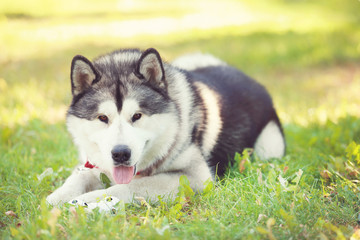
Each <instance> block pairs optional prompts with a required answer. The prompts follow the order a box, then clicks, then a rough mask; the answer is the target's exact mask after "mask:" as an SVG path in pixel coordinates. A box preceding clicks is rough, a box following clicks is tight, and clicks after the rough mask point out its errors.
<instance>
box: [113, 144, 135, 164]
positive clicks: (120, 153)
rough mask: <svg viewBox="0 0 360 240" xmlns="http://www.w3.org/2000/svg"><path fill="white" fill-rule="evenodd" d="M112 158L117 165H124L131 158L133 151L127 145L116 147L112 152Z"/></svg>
mask: <svg viewBox="0 0 360 240" xmlns="http://www.w3.org/2000/svg"><path fill="white" fill-rule="evenodd" d="M111 155H112V158H113V160H114V162H115V164H123V163H125V162H126V161H128V160H129V159H130V157H131V150H130V148H128V146H126V145H116V146H115V147H114V148H113V149H112V150H111Z"/></svg>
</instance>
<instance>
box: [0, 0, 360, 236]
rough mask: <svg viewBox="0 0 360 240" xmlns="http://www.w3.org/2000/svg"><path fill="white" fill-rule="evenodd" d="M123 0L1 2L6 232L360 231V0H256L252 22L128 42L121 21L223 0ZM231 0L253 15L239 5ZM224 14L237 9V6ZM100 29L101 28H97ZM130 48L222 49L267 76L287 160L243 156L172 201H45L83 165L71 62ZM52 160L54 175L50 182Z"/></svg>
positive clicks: (179, 13)
mask: <svg viewBox="0 0 360 240" xmlns="http://www.w3.org/2000/svg"><path fill="white" fill-rule="evenodd" d="M117 3H118V2H117V1H106V2H105V3H104V4H101V5H99V4H98V3H97V2H93V3H92V4H88V5H86V7H84V8H81V10H78V9H76V8H71V5H69V2H68V1H61V3H57V4H60V5H56V4H55V3H54V2H53V4H55V5H51V6H48V5H46V4H48V3H46V4H44V2H43V1H33V4H32V5H26V4H25V3H23V2H21V1H20V2H19V1H18V2H14V1H2V2H1V3H0V16H1V17H0V31H1V34H0V52H1V54H0V238H2V239H9V238H16V239H34V238H43V239H48V238H71V239H84V238H90V239H117V238H120V239H132V238H136V239H144V238H149V239H170V238H171V239H241V238H243V239H249V238H254V239H264V238H265V239H266V238H268V239H290V238H292V239H316V238H320V239H346V238H350V237H351V236H353V237H354V239H356V238H355V236H358V235H359V234H360V233H359V232H357V231H356V230H357V229H358V227H359V226H358V221H359V212H360V208H359V203H360V202H359V200H360V199H359V198H360V192H359V187H360V186H359V174H360V157H359V151H360V150H359V148H360V146H359V145H358V144H360V119H359V117H360V108H359V106H360V95H359V89H360V70H359V69H360V42H359V39H360V31H359V28H358V26H359V23H360V18H359V16H360V15H359V14H358V12H359V10H360V3H359V2H358V1H355V0H354V1H348V2H347V3H346V4H345V3H343V1H340V0H331V1H316V2H313V1H290V0H287V1H286V0H274V1H271V2H267V3H265V2H264V1H249V2H245V3H244V7H246V11H243V12H241V14H239V15H238V16H245V15H246V14H248V13H251V16H252V17H253V18H252V20H251V21H250V22H247V23H245V24H243V25H238V26H222V27H214V28H211V29H202V30H199V29H196V28H194V27H191V24H190V23H187V24H188V25H189V26H188V25H186V27H185V28H181V29H179V30H178V31H170V30H169V31H167V32H166V31H165V32H161V33H159V34H155V35H154V34H150V33H143V32H142V31H139V32H136V31H134V34H133V35H129V36H119V35H116V34H115V33H112V31H111V24H113V23H117V22H119V21H128V20H139V19H140V20H147V19H149V21H151V19H153V18H156V17H164V16H165V17H167V18H174V19H180V18H182V17H183V16H185V14H192V13H197V12H201V10H202V9H205V8H206V7H209V6H211V4H208V5H202V4H200V3H196V4H195V3H194V2H193V1H181V4H180V3H179V2H177V1H173V2H172V3H168V2H167V3H166V4H165V3H164V2H163V1H160V0H157V1H152V2H150V3H148V2H147V3H145V2H142V4H143V5H139V6H136V7H135V8H127V9H125V8H117V7H116V6H117ZM211 3H214V4H215V5H214V6H217V7H218V6H219V5H216V4H219V3H217V2H211ZM225 3H226V4H229V5H226V4H225ZM74 4H75V5H76V6H85V5H84V4H83V2H82V1H81V0H79V1H77V2H76V3H74ZM158 4H160V5H161V6H162V7H161V8H158V7H157V6H159V5H158ZM221 4H225V6H231V7H233V8H234V9H239V11H240V10H241V9H242V8H241V6H240V5H238V4H239V3H238V2H236V1H229V2H228V1H222V2H221ZM216 9H220V8H216ZM224 9H225V10H226V11H224V12H223V13H222V14H223V17H226V16H227V15H226V13H227V11H230V10H231V8H226V7H224ZM208 10H209V9H208ZM210 10H211V9H210ZM212 11H214V10H212ZM230 13H231V11H230ZM230 13H229V14H230ZM231 14H233V13H231ZM238 16H236V17H238ZM219 20H220V18H219ZM142 23H144V22H142ZM96 24H100V25H101V26H102V27H103V28H104V29H100V30H99V29H98V28H96V29H97V31H100V32H102V33H101V34H97V33H95V34H94V32H93V28H92V27H93V26H94V25H96ZM160 27H161V26H160ZM107 28H109V29H110V30H108V29H107ZM82 29H84V30H83V31H82ZM135 30H136V29H135ZM122 47H139V48H147V47H155V48H157V49H159V51H160V52H161V54H162V56H163V58H164V59H166V60H171V59H173V58H174V57H176V56H178V55H180V54H183V53H187V52H192V51H202V52H209V53H212V54H214V55H216V56H218V57H220V58H222V59H224V60H225V61H227V62H229V63H230V64H232V65H234V66H236V67H238V68H241V69H243V70H244V71H245V72H246V73H248V74H249V75H251V76H254V77H255V78H256V79H258V80H259V81H260V82H261V83H262V84H264V85H265V86H266V87H267V89H268V90H269V92H270V93H271V94H272V96H273V99H274V103H275V105H276V108H277V110H278V112H279V115H280V118H281V120H282V122H283V123H284V129H285V134H286V139H287V155H286V156H285V157H284V158H282V159H274V160H272V161H270V162H263V161H260V160H258V159H256V158H255V159H248V158H246V156H245V157H244V156H240V155H237V156H236V162H237V163H236V164H235V165H234V166H233V167H232V168H231V169H230V170H229V172H228V174H227V175H226V177H225V178H224V179H222V180H221V181H219V182H217V183H216V184H215V186H212V185H207V189H206V190H205V191H204V193H202V194H196V195H194V193H192V191H189V189H188V188H187V187H186V184H183V185H182V189H183V191H182V193H181V194H180V195H179V196H178V198H177V200H175V201H174V202H170V203H165V202H164V201H160V203H157V204H155V203H150V205H149V204H147V203H142V204H141V203H134V204H126V205H125V206H124V205H119V206H118V207H119V208H118V212H117V213H116V214H113V215H106V214H101V213H97V212H94V213H91V214H86V213H85V212H84V210H83V209H81V208H80V209H72V208H69V207H62V208H60V210H58V209H52V208H51V207H48V206H46V204H45V202H44V198H45V197H46V196H47V195H48V194H49V193H51V192H52V191H53V190H54V189H56V188H57V187H59V186H60V185H61V184H62V183H63V182H64V180H65V179H66V177H67V176H69V174H70V173H71V170H72V168H73V167H74V166H76V164H77V152H76V149H75V147H74V146H73V144H72V141H71V138H70V136H69V134H68V133H67V132H66V127H65V120H64V117H65V112H66V108H67V105H68V104H69V102H70V100H71V94H70V82H69V68H70V66H69V65H70V62H71V58H72V57H73V56H74V55H76V54H83V55H85V56H87V57H89V58H93V57H95V56H97V55H99V54H103V53H106V52H108V51H112V50H114V49H117V48H122ZM239 165H241V166H242V167H241V168H240V167H239ZM47 168H51V169H52V170H53V172H54V173H53V174H52V175H49V176H46V177H44V178H43V179H42V180H39V179H38V176H39V175H40V174H41V173H43V172H44V171H45V170H46V169H47ZM7 211H13V212H14V213H15V214H16V215H17V217H14V216H11V215H6V214H5V212H7Z"/></svg>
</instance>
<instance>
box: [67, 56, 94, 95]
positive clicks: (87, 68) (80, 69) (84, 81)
mask: <svg viewBox="0 0 360 240" xmlns="http://www.w3.org/2000/svg"><path fill="white" fill-rule="evenodd" d="M99 80H100V75H99V73H98V72H97V71H96V69H95V68H94V66H93V64H92V63H91V62H90V61H89V60H88V59H87V58H85V57H83V56H81V55H77V56H75V57H74V58H73V60H72V62H71V92H72V94H73V95H74V96H76V95H78V94H80V93H82V92H83V91H84V90H86V89H88V88H89V87H90V86H91V85H92V84H94V83H96V82H98V81H99Z"/></svg>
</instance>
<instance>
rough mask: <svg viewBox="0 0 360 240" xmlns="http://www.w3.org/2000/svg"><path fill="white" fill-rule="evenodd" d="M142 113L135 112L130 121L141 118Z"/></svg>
mask: <svg viewBox="0 0 360 240" xmlns="http://www.w3.org/2000/svg"><path fill="white" fill-rule="evenodd" d="M141 116H142V114H141V113H135V114H134V115H133V116H132V118H131V121H132V122H135V121H137V120H139V119H140V118H141Z"/></svg>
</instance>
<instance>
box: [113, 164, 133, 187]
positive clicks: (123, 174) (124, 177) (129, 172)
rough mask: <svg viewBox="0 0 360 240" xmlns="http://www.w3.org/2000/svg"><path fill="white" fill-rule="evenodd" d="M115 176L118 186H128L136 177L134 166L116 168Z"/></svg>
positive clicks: (114, 170)
mask: <svg viewBox="0 0 360 240" xmlns="http://www.w3.org/2000/svg"><path fill="white" fill-rule="evenodd" d="M113 176H114V179H115V182H116V183H117V184H128V183H129V182H131V179H132V177H133V176H134V166H132V167H125V166H120V167H114V169H113Z"/></svg>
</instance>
